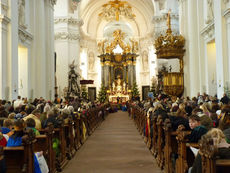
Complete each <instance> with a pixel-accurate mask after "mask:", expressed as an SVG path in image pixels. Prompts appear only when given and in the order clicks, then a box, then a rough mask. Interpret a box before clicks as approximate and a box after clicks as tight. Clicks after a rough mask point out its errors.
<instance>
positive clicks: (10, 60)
mask: <svg viewBox="0 0 230 173" xmlns="http://www.w3.org/2000/svg"><path fill="white" fill-rule="evenodd" d="M8 4H9V13H8V14H9V18H10V23H9V24H8V33H7V35H8V44H7V50H8V52H7V53H8V54H7V67H6V68H7V73H6V74H4V75H7V77H6V79H7V85H8V86H7V87H9V97H8V98H9V99H10V100H13V99H16V98H17V96H18V1H15V0H9V1H8Z"/></svg>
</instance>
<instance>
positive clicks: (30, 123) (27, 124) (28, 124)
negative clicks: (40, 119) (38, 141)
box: [26, 118, 40, 136]
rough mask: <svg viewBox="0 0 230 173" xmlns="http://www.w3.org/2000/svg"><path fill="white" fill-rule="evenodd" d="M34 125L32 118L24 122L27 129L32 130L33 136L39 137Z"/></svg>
mask: <svg viewBox="0 0 230 173" xmlns="http://www.w3.org/2000/svg"><path fill="white" fill-rule="evenodd" d="M35 125H36V123H35V120H34V119H33V118H28V119H27V120H26V126H27V129H32V130H33V132H34V134H35V136H37V135H40V133H39V131H38V130H37V129H36V128H35Z"/></svg>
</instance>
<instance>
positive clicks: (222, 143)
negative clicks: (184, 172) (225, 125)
mask: <svg viewBox="0 0 230 173" xmlns="http://www.w3.org/2000/svg"><path fill="white" fill-rule="evenodd" d="M210 144H212V145H213V147H215V148H217V149H218V150H217V153H216V155H217V156H218V157H219V158H221V159H230V148H229V147H230V144H228V143H227V142H226V139H225V135H224V133H223V131H222V130H220V129H218V128H212V129H211V130H210V131H208V133H206V134H205V135H203V136H202V137H201V140H200V141H199V145H200V149H201V150H200V151H199V153H198V154H197V156H196V158H195V161H194V163H193V166H192V167H191V168H189V171H188V173H202V159H201V154H200V153H202V150H204V149H209V148H210ZM219 171H220V170H219Z"/></svg>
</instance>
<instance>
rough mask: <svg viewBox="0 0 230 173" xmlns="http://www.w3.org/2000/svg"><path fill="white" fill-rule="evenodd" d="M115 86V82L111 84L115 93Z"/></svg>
mask: <svg viewBox="0 0 230 173" xmlns="http://www.w3.org/2000/svg"><path fill="white" fill-rule="evenodd" d="M115 89H116V86H115V82H113V91H115Z"/></svg>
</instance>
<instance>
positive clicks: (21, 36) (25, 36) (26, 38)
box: [18, 26, 33, 43]
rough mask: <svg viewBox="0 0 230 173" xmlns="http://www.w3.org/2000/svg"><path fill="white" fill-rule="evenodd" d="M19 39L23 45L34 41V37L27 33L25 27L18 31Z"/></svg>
mask: <svg viewBox="0 0 230 173" xmlns="http://www.w3.org/2000/svg"><path fill="white" fill-rule="evenodd" d="M18 37H19V39H20V41H21V42H22V43H25V42H30V41H31V40H33V35H32V34H30V33H29V32H27V31H26V30H25V29H24V28H23V27H21V26H20V27H19V29H18Z"/></svg>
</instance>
